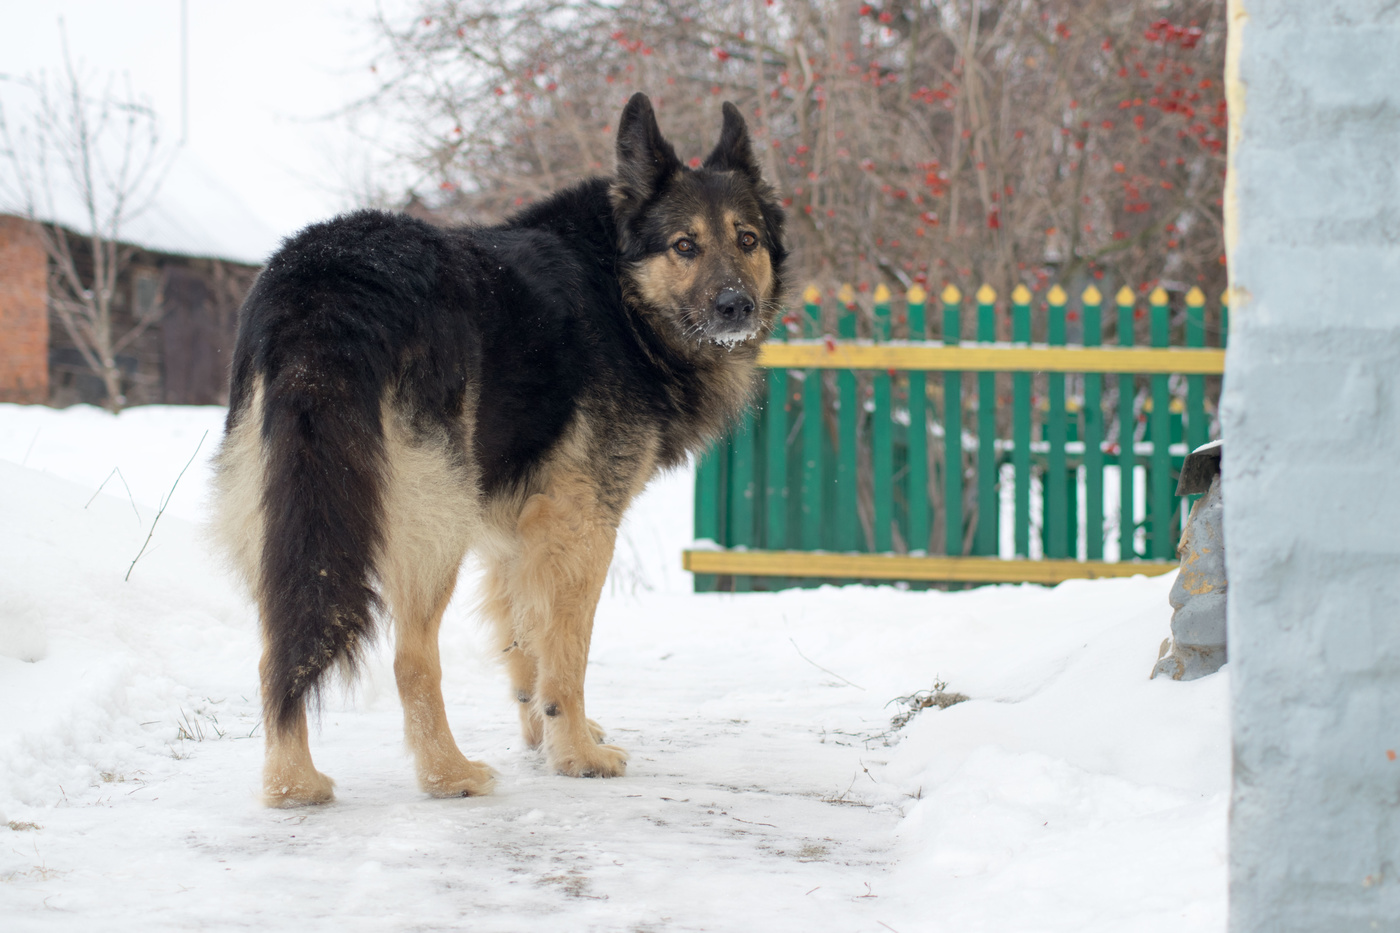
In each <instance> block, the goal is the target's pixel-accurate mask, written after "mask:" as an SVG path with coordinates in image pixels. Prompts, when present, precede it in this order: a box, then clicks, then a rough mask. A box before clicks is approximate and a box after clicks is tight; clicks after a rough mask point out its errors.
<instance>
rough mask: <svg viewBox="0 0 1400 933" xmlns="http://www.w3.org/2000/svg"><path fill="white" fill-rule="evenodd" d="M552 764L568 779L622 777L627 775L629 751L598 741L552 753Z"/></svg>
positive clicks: (579, 744)
mask: <svg viewBox="0 0 1400 933" xmlns="http://www.w3.org/2000/svg"><path fill="white" fill-rule="evenodd" d="M593 725H595V726H596V724H593ZM599 732H600V733H601V730H599ZM550 764H551V765H552V766H553V767H554V770H556V771H558V772H559V773H560V774H563V775H567V776H568V777H621V776H622V775H624V774H626V773H627V751H626V749H623V748H620V747H618V746H616V745H599V744H597V743H596V741H595V742H594V743H592V744H585V743H578V744H575V745H573V746H571V747H569V748H566V749H563V750H562V751H561V752H559V753H551V755H550Z"/></svg>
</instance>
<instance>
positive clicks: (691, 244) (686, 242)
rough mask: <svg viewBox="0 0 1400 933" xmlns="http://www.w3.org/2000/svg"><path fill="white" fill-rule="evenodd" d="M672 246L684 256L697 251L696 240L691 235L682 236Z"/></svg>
mask: <svg viewBox="0 0 1400 933" xmlns="http://www.w3.org/2000/svg"><path fill="white" fill-rule="evenodd" d="M671 248H672V249H674V250H675V251H676V252H678V253H680V254H681V255H682V256H690V255H692V254H694V252H695V241H694V240H692V239H690V238H689V237H681V238H680V239H679V240H677V241H676V242H675V244H674V245H673V246H672V247H671Z"/></svg>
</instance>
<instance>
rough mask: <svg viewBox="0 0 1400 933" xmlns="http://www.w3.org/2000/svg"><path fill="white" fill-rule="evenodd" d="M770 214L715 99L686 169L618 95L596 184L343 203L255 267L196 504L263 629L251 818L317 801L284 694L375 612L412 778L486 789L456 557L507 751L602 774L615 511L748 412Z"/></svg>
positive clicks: (774, 213) (300, 714)
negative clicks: (503, 205) (467, 712)
mask: <svg viewBox="0 0 1400 933" xmlns="http://www.w3.org/2000/svg"><path fill="white" fill-rule="evenodd" d="M782 225H783V218H782V211H781V209H780V207H779V206H778V204H777V202H776V199H775V198H774V195H773V192H772V190H771V188H770V187H769V186H768V185H767V184H766V183H765V182H764V181H763V178H762V176H761V173H760V170H759V166H758V162H757V160H756V159H755V157H754V153H753V151H752V148H751V145H750V142H749V136H748V130H747V128H746V127H745V125H744V120H743V117H741V116H740V115H739V112H738V110H737V109H735V107H734V106H733V105H731V104H725V106H724V125H723V130H722V132H721V136H720V140H719V143H718V145H716V146H715V149H714V151H713V152H711V153H710V155H709V157H708V158H707V159H706V160H705V162H704V164H703V165H702V166H701V167H700V168H698V169H695V170H690V169H688V168H686V167H685V166H683V165H682V163H681V162H680V161H679V160H678V159H677V157H676V154H675V151H674V149H673V148H672V146H671V145H670V143H668V142H667V141H666V140H665V139H664V138H663V137H662V135H661V132H660V130H659V129H658V127H657V124H656V118H655V116H654V114H653V112H652V108H651V103H650V101H648V100H647V98H646V97H645V96H644V95H641V94H638V95H636V96H634V97H633V98H632V99H631V101H629V102H628V104H627V107H626V109H625V110H624V111H623V114H622V119H621V121H620V122H619V126H618V135H617V173H616V176H615V177H614V178H611V179H607V178H596V179H592V180H590V181H586V182H583V183H581V184H579V185H577V186H575V187H573V188H570V189H568V190H565V191H562V192H559V193H558V194H556V195H554V196H553V197H551V198H550V199H549V200H547V201H544V202H543V203H541V204H539V205H537V206H535V207H532V208H529V209H527V210H525V211H524V212H523V213H521V214H520V215H519V216H517V217H515V218H513V219H512V220H510V221H509V222H507V223H505V224H503V225H501V226H495V227H459V228H454V229H437V228H434V227H431V226H428V225H427V224H424V223H420V222H418V221H415V220H411V219H409V218H406V217H402V216H397V215H391V214H386V213H380V212H375V211H363V212H360V213H355V214H350V215H347V216H343V217H339V218H337V219H335V220H332V221H330V222H328V223H324V224H318V225H315V226H312V227H309V228H307V229H306V230H304V231H303V232H301V233H300V234H298V235H297V236H295V237H293V238H292V239H290V240H289V241H288V242H287V243H286V244H285V245H284V246H283V248H282V249H281V250H280V251H279V252H278V253H277V254H276V255H275V256H273V257H272V259H271V261H270V262H269V263H268V265H267V268H266V269H265V270H264V271H263V273H262V275H261V276H260V277H259V279H258V281H257V283H256V285H255V286H254V287H253V290H252V291H251V293H250V294H249V296H248V299H247V302H246V303H245V304H244V306H243V309H242V311H241V315H240V319H239V333H238V345H237V349H236V351H235V357H234V363H233V376H232V394H231V404H230V406H229V415H228V426H227V434H226V436H225V438H224V442H223V446H222V449H221V450H220V452H219V455H218V480H217V503H216V505H217V525H216V527H217V531H218V535H219V537H220V538H221V540H222V542H223V544H224V545H225V547H226V548H227V549H228V551H229V553H230V554H231V555H232V558H233V561H234V563H235V565H236V567H237V569H238V570H239V572H240V573H241V575H242V576H243V578H244V579H245V581H246V582H247V584H248V585H249V587H250V589H251V590H252V592H253V594H254V595H255V597H256V599H257V603H258V609H259V612H260V614H261V618H262V635H263V655H262V664H261V668H260V669H261V676H262V690H263V707H264V714H265V724H266V729H267V758H266V763H265V765H264V771H263V790H264V794H265V797H266V801H267V803H268V804H270V805H272V806H295V805H298V804H311V803H322V802H325V801H328V800H330V799H331V798H332V793H331V780H330V779H329V778H327V777H326V776H325V775H323V774H321V773H320V772H319V771H317V770H316V768H315V767H314V766H313V765H312V762H311V751H310V747H309V745H308V735H307V714H306V704H307V702H308V701H309V700H313V699H314V698H315V696H316V691H317V689H318V685H319V684H321V683H322V680H323V678H324V677H325V676H326V675H327V673H328V672H329V671H330V669H331V668H333V667H340V668H343V669H344V670H345V671H346V672H347V673H348V672H350V671H352V670H353V667H354V664H355V660H356V657H357V654H358V652H359V651H360V649H361V648H362V647H363V646H364V645H365V643H366V641H367V640H369V639H370V638H371V636H372V635H373V631H374V628H375V622H376V618H377V617H379V616H380V615H381V614H385V615H387V616H388V617H390V618H392V619H393V625H394V633H395V646H396V647H395V656H394V674H395V676H396V678H397V680H398V687H399V694H400V696H401V698H402V700H403V707H404V730H405V732H406V735H407V741H408V745H409V747H410V749H411V750H412V752H413V756H414V760H415V764H416V767H417V772H418V781H419V783H420V785H421V786H422V787H423V789H424V790H425V791H427V792H428V793H430V794H433V795H436V796H458V795H462V796H465V795H475V794H484V793H488V792H490V790H491V787H492V783H493V779H492V775H493V772H492V770H491V769H490V768H489V767H487V766H486V765H484V764H480V763H477V762H473V761H468V760H467V758H466V757H464V756H463V755H462V753H461V752H460V751H459V750H458V748H457V745H456V743H455V742H454V741H453V738H452V734H451V732H450V731H449V730H448V727H447V715H446V711H445V710H444V707H443V700H442V691H441V686H440V684H441V677H442V669H441V666H440V663H439V659H438V627H439V625H440V623H441V621H442V614H443V610H444V608H445V607H446V606H447V602H448V600H449V598H450V597H451V596H452V591H453V587H454V586H455V584H456V580H457V573H458V568H459V566H460V565H461V563H462V559H463V557H464V555H465V554H466V553H467V551H469V550H470V551H472V552H474V553H475V554H476V555H478V556H479V558H480V559H481V560H482V562H483V563H484V564H485V566H486V569H487V573H486V584H485V587H486V591H485V593H484V599H483V607H484V612H485V614H486V615H487V616H488V617H489V618H490V620H491V622H492V623H493V624H494V626H495V631H496V636H497V639H498V644H499V647H500V648H501V650H502V652H503V656H504V658H505V661H506V666H507V668H508V671H509V675H510V680H511V685H512V689H513V695H514V696H515V697H516V698H517V699H518V700H519V711H520V722H521V728H522V730H523V732H524V735H525V739H526V740H527V741H528V742H529V743H530V744H531V745H532V746H537V745H539V744H540V743H543V744H544V747H545V751H546V753H547V755H548V759H549V763H550V765H551V766H552V767H553V768H555V769H557V770H558V771H559V772H561V773H563V774H568V775H578V776H588V775H592V776H613V775H619V774H622V773H623V771H624V770H625V767H626V761H627V753H626V752H625V751H623V750H622V749H621V748H618V747H617V746H615V745H604V744H601V739H602V736H603V730H602V729H601V728H600V727H599V726H598V725H597V724H596V723H594V722H593V721H592V720H590V719H588V718H587V716H586V715H585V713H584V701H583V683H584V669H585V667H586V665H587V661H588V646H589V639H590V636H591V633H592V628H593V614H594V610H595V608H596V606H597V604H598V596H599V593H600V591H601V588H602V585H603V582H604V579H605V577H606V574H607V570H608V565H609V563H610V561H611V559H612V553H613V542H614V538H615V536H616V532H617V527H618V522H619V521H620V520H621V518H622V515H623V512H624V511H625V510H626V509H627V506H628V504H629V503H630V502H631V500H632V499H633V497H635V496H636V495H637V493H638V492H640V491H641V489H642V487H644V486H645V485H646V483H647V481H648V480H649V479H650V478H651V477H652V476H654V475H655V474H656V473H657V471H659V470H663V469H666V468H667V467H671V466H675V465H676V464H679V463H680V462H682V461H683V460H684V459H685V458H686V457H687V456H688V455H689V454H692V453H694V452H695V451H697V450H699V449H700V448H701V447H702V446H704V445H705V444H707V443H708V442H709V441H710V440H711V439H712V438H714V437H715V436H716V435H717V434H719V433H720V432H721V431H722V430H723V429H724V428H725V426H726V425H727V424H728V423H729V422H730V421H731V420H732V419H733V418H734V417H735V416H736V415H737V414H738V413H739V412H740V411H741V409H742V408H743V406H744V405H746V404H747V402H748V400H749V396H750V393H751V387H752V385H753V381H754V363H755V359H756V357H757V353H758V344H759V343H760V341H762V339H763V338H764V336H765V335H766V333H767V331H768V330H769V329H770V328H771V327H772V326H773V323H774V319H775V316H776V313H777V310H776V309H777V301H778V297H779V293H780V289H781V282H782V267H783V258H784V255H785V252H784V248H783V239H782Z"/></svg>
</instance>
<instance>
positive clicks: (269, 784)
mask: <svg viewBox="0 0 1400 933" xmlns="http://www.w3.org/2000/svg"><path fill="white" fill-rule="evenodd" d="M269 651H270V648H268V647H264V650H263V661H262V664H261V665H260V669H261V670H262V672H263V676H264V679H266V676H267V668H268V658H269ZM289 720H290V721H281V722H279V721H278V720H275V719H267V720H265V721H264V722H265V725H266V728H267V732H266V735H267V738H266V740H265V743H264V748H265V750H266V753H265V755H264V758H263V803H265V804H267V805H268V806H269V807H302V806H308V805H312V804H320V803H330V802H331V801H332V800H334V799H335V792H334V791H333V790H332V789H331V788H333V787H334V786H335V782H334V781H332V780H331V779H330V778H328V777H326V776H325V775H324V774H322V773H321V772H320V771H317V770H316V766H315V765H313V764H312V763H311V744H310V741H309V733H308V729H307V725H306V704H305V702H304V701H303V700H297V701H296V709H295V712H294V713H293V715H292V716H291V717H289Z"/></svg>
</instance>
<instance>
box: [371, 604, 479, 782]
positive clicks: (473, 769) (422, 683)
mask: <svg viewBox="0 0 1400 933" xmlns="http://www.w3.org/2000/svg"><path fill="white" fill-rule="evenodd" d="M421 595H422V596H425V597H426V596H428V593H423V594H421ZM451 597H452V583H451V582H449V583H448V585H447V586H445V587H443V588H442V589H441V590H440V591H439V592H438V593H437V594H436V598H429V599H428V600H427V601H426V602H425V603H424V604H420V605H412V603H413V602H415V600H413V599H409V600H407V601H406V602H408V603H410V605H404V607H403V609H400V608H399V606H400V605H403V603H402V602H400V601H398V600H396V599H395V598H394V596H393V595H391V596H390V597H389V602H390V605H391V606H393V613H394V617H395V632H396V642H397V643H396V645H395V651H394V678H395V679H396V680H397V681H398V685H399V698H400V699H401V700H402V701H403V724H404V738H405V740H406V741H407V743H408V747H409V750H410V751H412V753H413V763H414V767H415V770H416V771H417V773H418V784H419V786H420V787H422V788H423V790H424V792H425V793H428V794H431V795H432V796H434V797H476V796H479V795H481V794H489V793H491V789H492V787H493V786H494V784H495V777H494V772H493V771H492V770H491V768H490V767H488V766H487V765H485V764H482V763H480V762H476V761H469V760H468V759H467V757H466V756H465V755H463V754H462V752H461V750H460V749H458V748H457V743H456V741H454V740H453V738H452V732H451V730H450V729H449V728H448V725H447V708H446V705H445V704H444V703H443V699H442V663H441V660H440V657H439V652H438V630H439V628H440V627H441V625H442V613H443V610H445V609H446V608H447V603H448V600H449V599H451Z"/></svg>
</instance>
